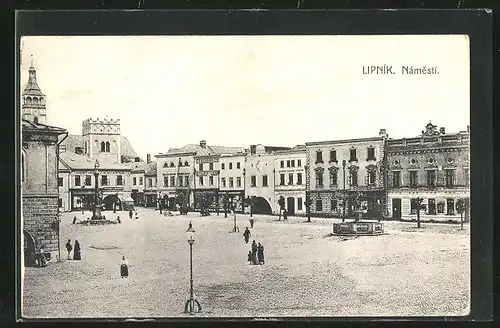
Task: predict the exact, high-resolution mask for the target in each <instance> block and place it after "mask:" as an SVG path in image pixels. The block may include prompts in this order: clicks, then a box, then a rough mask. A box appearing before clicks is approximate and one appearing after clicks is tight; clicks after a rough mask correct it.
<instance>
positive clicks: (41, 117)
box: [21, 55, 47, 124]
mask: <svg viewBox="0 0 500 328" xmlns="http://www.w3.org/2000/svg"><path fill="white" fill-rule="evenodd" d="M21 99H22V106H21V110H22V117H23V119H25V120H28V121H31V122H35V123H41V124H47V123H46V120H47V108H46V107H45V95H44V94H43V93H42V90H40V87H39V86H38V83H37V81H36V69H35V67H34V65H33V55H31V65H30V68H29V79H28V83H27V84H26V87H25V88H24V90H23V93H22V95H21Z"/></svg>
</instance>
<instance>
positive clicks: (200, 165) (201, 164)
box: [198, 163, 203, 171]
mask: <svg viewBox="0 0 500 328" xmlns="http://www.w3.org/2000/svg"><path fill="white" fill-rule="evenodd" d="M198 170H199V171H203V163H200V164H198Z"/></svg>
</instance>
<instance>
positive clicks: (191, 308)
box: [184, 222, 201, 315]
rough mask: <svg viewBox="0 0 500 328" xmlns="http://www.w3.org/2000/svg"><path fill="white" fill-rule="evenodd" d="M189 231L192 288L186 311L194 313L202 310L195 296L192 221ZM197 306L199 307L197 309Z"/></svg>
mask: <svg viewBox="0 0 500 328" xmlns="http://www.w3.org/2000/svg"><path fill="white" fill-rule="evenodd" d="M186 232H188V233H189V239H188V243H189V272H190V276H189V277H190V279H189V282H190V288H189V299H188V300H187V301H186V305H185V306H184V312H185V313H189V314H190V315H193V314H194V313H195V312H201V305H200V302H198V300H197V299H196V298H195V297H194V290H193V244H194V238H193V236H194V229H193V225H192V224H191V222H189V228H188V229H187V230H186ZM195 307H196V308H197V309H196V310H195Z"/></svg>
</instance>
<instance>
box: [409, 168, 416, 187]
mask: <svg viewBox="0 0 500 328" xmlns="http://www.w3.org/2000/svg"><path fill="white" fill-rule="evenodd" d="M417 186H418V180H417V171H410V187H417Z"/></svg>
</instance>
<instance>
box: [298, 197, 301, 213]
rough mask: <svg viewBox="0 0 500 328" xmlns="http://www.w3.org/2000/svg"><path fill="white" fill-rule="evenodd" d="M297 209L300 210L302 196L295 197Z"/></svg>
mask: <svg viewBox="0 0 500 328" xmlns="http://www.w3.org/2000/svg"><path fill="white" fill-rule="evenodd" d="M297 211H302V198H300V197H298V198H297Z"/></svg>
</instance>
